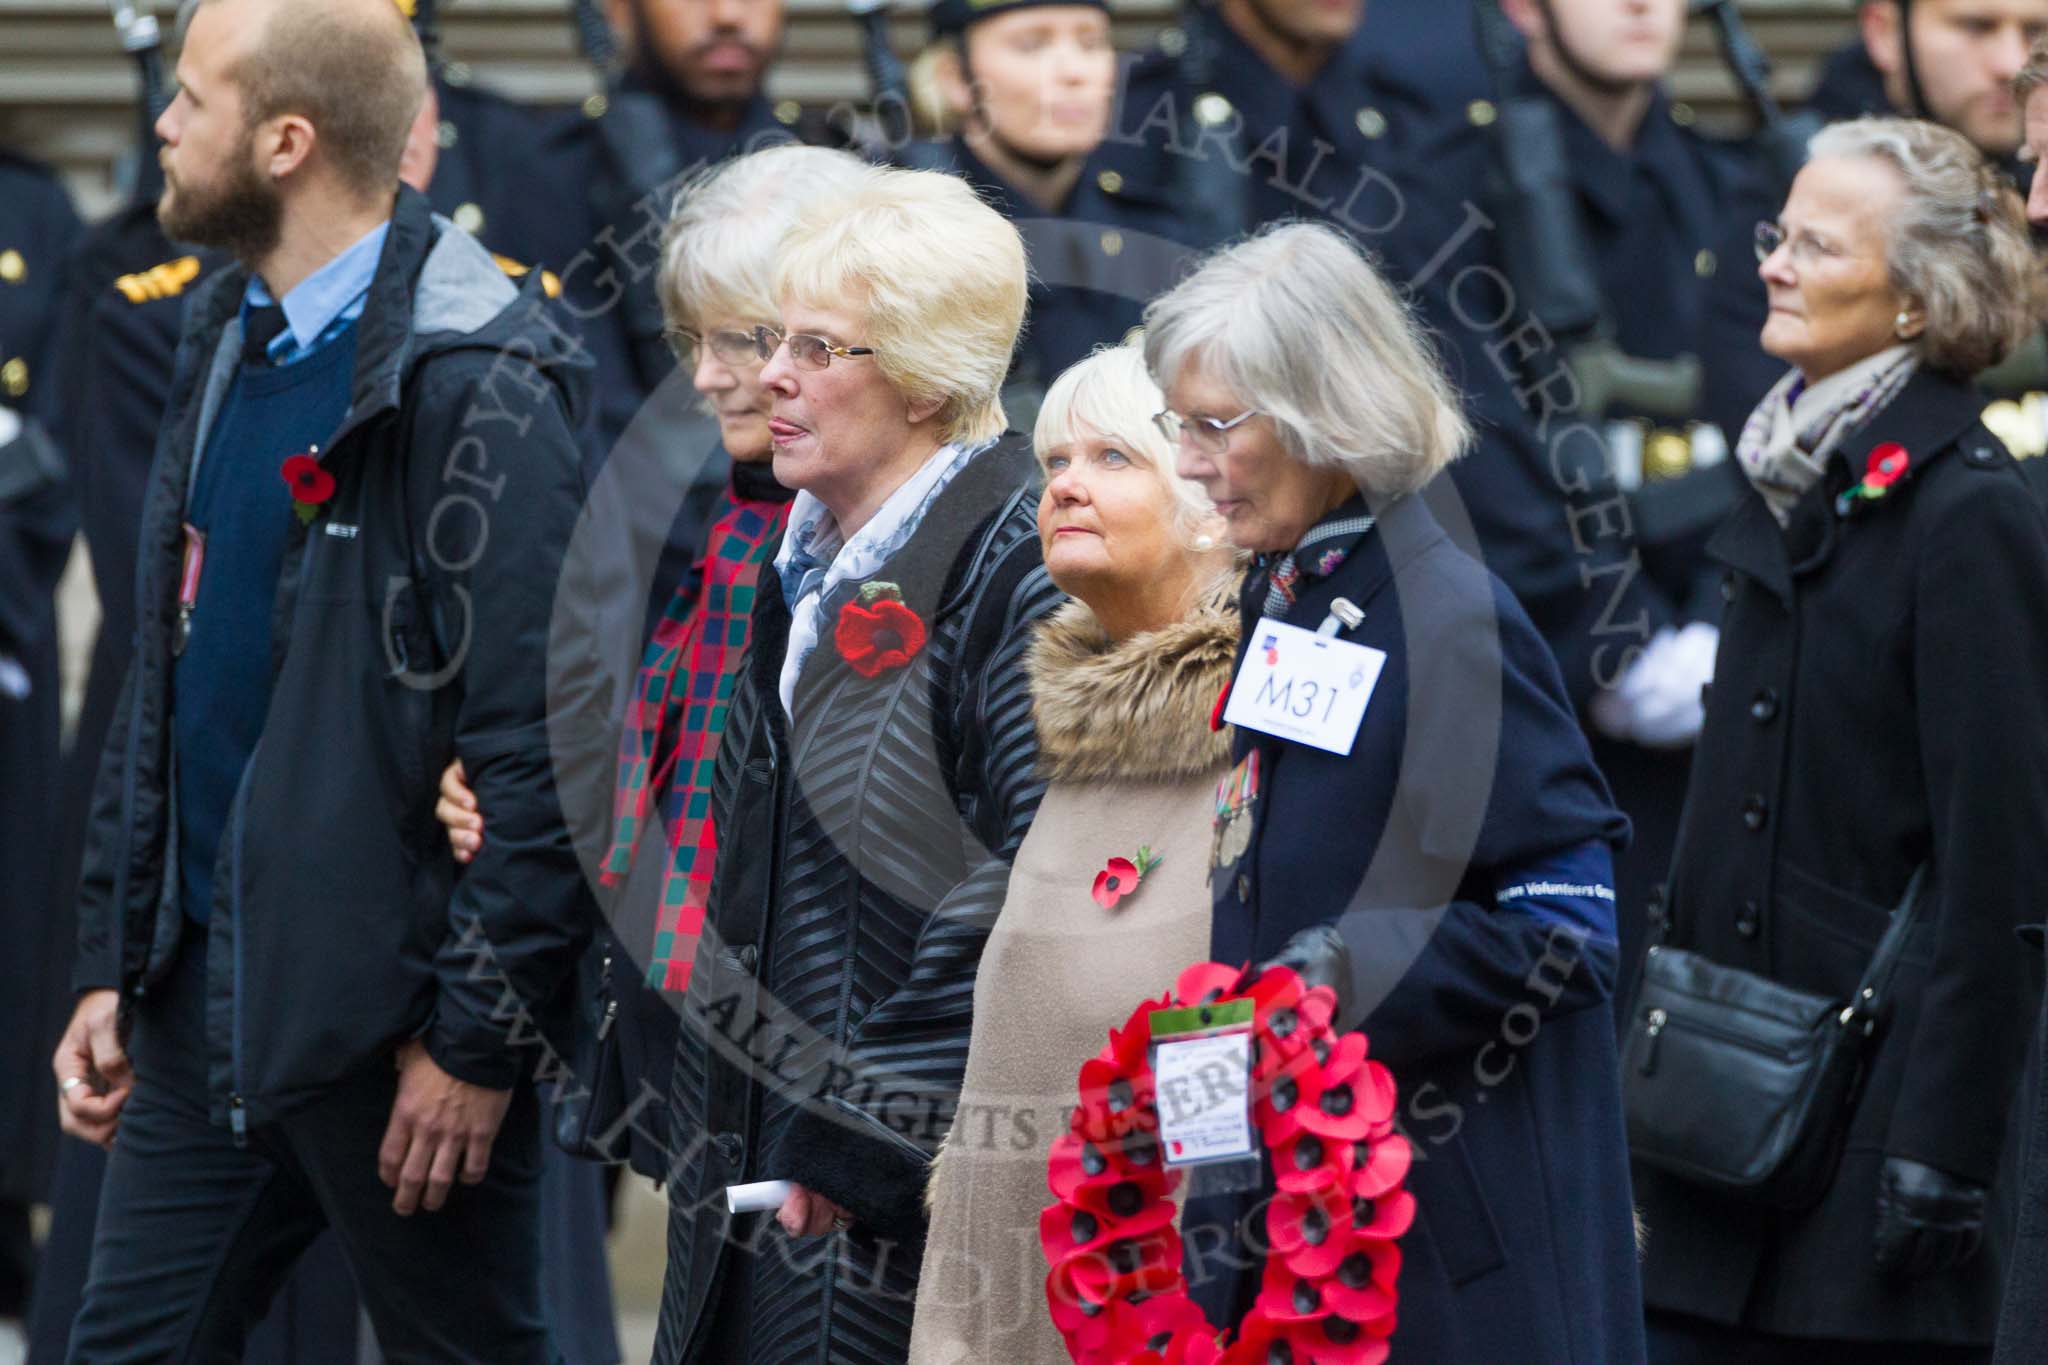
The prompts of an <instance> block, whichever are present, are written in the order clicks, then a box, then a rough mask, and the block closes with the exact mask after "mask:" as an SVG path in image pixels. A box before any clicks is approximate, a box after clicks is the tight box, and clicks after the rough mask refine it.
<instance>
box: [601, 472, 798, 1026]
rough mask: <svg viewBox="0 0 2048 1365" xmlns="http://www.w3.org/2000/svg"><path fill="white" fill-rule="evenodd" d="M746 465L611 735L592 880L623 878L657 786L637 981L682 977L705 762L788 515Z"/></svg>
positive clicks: (681, 980)
mask: <svg viewBox="0 0 2048 1365" xmlns="http://www.w3.org/2000/svg"><path fill="white" fill-rule="evenodd" d="M752 472H753V471H752V470H749V469H747V468H746V467H745V466H739V467H736V469H735V482H734V486H733V489H732V491H731V493H730V494H729V496H728V498H727V499H726V502H725V505H724V507H723V509H722V511H721V513H720V515H719V516H718V518H717V519H716V520H715V521H713V522H712V524H711V530H710V533H709V535H708V536H707V537H706V538H705V544H704V559H703V563H702V570H703V573H702V587H701V589H700V590H699V592H698V593H696V594H695V595H694V596H693V595H692V594H690V593H689V592H687V591H686V589H683V588H679V589H677V591H676V594H675V596H674V597H672V598H670V599H669V604H668V607H667V608H666V609H665V610H664V611H663V612H662V617H661V621H660V622H659V623H658V624H657V625H656V626H655V628H654V636H653V638H652V639H650V640H649V641H648V643H647V650H646V653H644V654H643V655H642V656H641V659H640V675H639V679H638V681H637V683H636V684H635V687H634V692H633V698H632V700H631V701H630V702H629V703H628V704H627V707H626V719H625V733H624V735H623V736H621V738H620V740H619V767H618V783H617V787H616V791H615V796H614V799H613V802H612V844H611V849H610V851H609V852H608V853H607V854H606V855H605V860H604V866H603V869H602V871H601V874H600V880H601V881H602V882H603V883H604V885H606V886H608V887H615V886H620V885H622V884H623V883H624V882H625V880H626V878H627V875H628V874H629V873H630V872H631V871H632V867H633V854H634V851H635V850H636V849H637V848H638V847H639V844H640V837H641V834H642V832H643V830H644V828H645V824H646V820H647V812H648V807H649V806H650V804H652V799H653V798H655V797H657V796H658V797H659V801H660V810H661V819H662V822H663V824H664V826H665V827H666V828H667V831H668V853H669V857H668V866H667V868H666V869H665V870H664V871H663V873H662V879H661V906H660V908H659V910H658V911H657V912H656V916H655V934H654V952H653V955H652V956H651V957H650V958H649V960H648V965H647V984H648V985H650V986H654V987H657V988H659V989H662V990H670V991H678V992H680V991H683V990H687V989H688V988H689V984H690V963H691V959H692V958H694V957H695V956H696V952H697V939H698V936H699V935H700V934H701V933H702V932H703V928H704V907H705V905H706V904H707V903H708V901H709V898H710V890H711V872H712V869H713V868H714V867H715V866H716V865H717V862H718V833H717V830H716V829H715V828H714V826H713V824H712V820H711V771H712V768H713V766H714V765H715V764H716V762H717V759H718V741H719V736H720V735H722V734H723V733H724V731H725V716H726V709H727V707H728V706H729V705H730V704H731V701H732V689H733V682H734V680H735V678H737V676H738V674H739V668H740V659H741V657H742V656H743V655H744V654H745V653H746V650H747V637H748V634H749V632H750V630H751V627H752V622H753V614H754V591H755V587H756V585H757V584H758V583H759V582H760V578H761V566H762V565H764V564H766V563H767V562H768V560H769V558H770V557H771V555H772V553H773V550H774V547H775V544H776V542H777V539H778V537H780V535H781V534H782V529H783V526H784V525H785V524H786V523H787V522H788V520H789V502H788V500H787V494H784V496H783V498H782V499H781V500H769V499H766V498H758V497H754V496H750V494H751V493H753V492H754V491H755V490H754V489H753V488H752V487H751V485H753V484H755V483H759V482H764V481H763V480H759V479H747V480H741V479H740V478H739V477H738V476H739V475H740V474H741V473H752ZM743 489H744V490H746V491H744V492H743V491H742V490H743ZM775 491H776V492H781V491H782V490H780V489H779V488H778V489H776V490H775Z"/></svg>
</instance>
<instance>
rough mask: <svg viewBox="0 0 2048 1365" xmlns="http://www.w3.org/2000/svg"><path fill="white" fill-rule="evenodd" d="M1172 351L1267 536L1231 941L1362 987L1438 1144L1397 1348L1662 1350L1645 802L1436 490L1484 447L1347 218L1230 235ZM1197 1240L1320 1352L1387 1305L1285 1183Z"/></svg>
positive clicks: (1222, 1207)
mask: <svg viewBox="0 0 2048 1365" xmlns="http://www.w3.org/2000/svg"><path fill="white" fill-rule="evenodd" d="M1145 355H1146V360H1147V362H1148V363H1149V365H1150V367H1151V369H1152V373H1153V375H1154V377H1155V378H1156V379H1157V380H1158V381H1159V382H1160V386H1161V388H1162V389H1163V390H1164V392H1165V395H1166V404H1167V413H1166V415H1165V417H1164V421H1165V423H1166V425H1167V427H1168V429H1169V430H1171V431H1172V432H1173V433H1174V435H1175V437H1176V439H1177V441H1178V444H1179V469H1180V472H1181V474H1182V476H1183V477H1185V478H1189V479H1193V480H1195V481H1196V482H1198V483H1200V484H1201V485H1202V486H1203V488H1204V490H1205V491H1206V492H1207V493H1208V495H1209V497H1210V498H1211V500H1212V501H1214V503H1215V504H1216V507H1217V509H1218V510H1219V511H1220V512H1221V513H1222V514H1223V517H1224V521H1225V526H1226V534H1227V535H1228V536H1229V538H1230V540H1231V541H1232V543H1234V544H1235V545H1237V546H1238V547H1239V548H1241V549H1244V550H1248V551H1250V552H1252V553H1253V555H1255V556H1256V560H1255V565H1256V567H1255V571H1254V573H1253V574H1252V576H1251V577H1250V578H1249V579H1248V580H1247V583H1246V587H1245V590H1244V594H1243V596H1242V598H1241V601H1240V610H1241V614H1242V626H1243V639H1242V642H1241V644H1240V646H1239V648H1238V651H1237V665H1236V670H1235V677H1234V680H1233V682H1232V684H1231V690H1230V694H1229V699H1228V701H1227V703H1226V704H1225V707H1224V709H1223V713H1222V714H1223V719H1224V720H1226V721H1228V722H1231V723H1232V724H1233V725H1234V726H1235V729H1234V733H1233V736H1232V743H1231V761H1232V764H1233V767H1232V769H1231V772H1230V774H1229V775H1228V777H1226V778H1225V780H1224V781H1223V782H1222V783H1221V784H1220V785H1219V787H1218V789H1217V799H1216V802H1215V832H1214V837H1213V839H1212V841H1211V854H1210V866H1209V881H1210V889H1211V892H1212V895H1213V897H1214V901H1213V907H1212V914H1213V919H1212V922H1211V930H1210V934H1211V942H1210V956H1211V957H1212V958H1213V959H1215V960H1217V961H1220V962H1252V963H1265V962H1275V961H1277V962H1283V963H1286V964H1287V965H1289V966H1293V967H1295V968H1296V969H1297V970H1300V971H1302V972H1303V973H1304V974H1305V975H1307V976H1308V977H1309V979H1311V980H1314V981H1323V982H1327V983H1329V984H1331V985H1332V986H1334V987H1335V988H1336V990H1337V993H1338V999H1339V1016H1338V1022H1339V1023H1340V1025H1341V1026H1342V1027H1344V1028H1347V1029H1348V1028H1362V1029H1363V1030H1364V1031H1365V1033H1366V1035H1367V1037H1368V1039H1369V1040H1370V1043H1371V1048H1372V1055H1373V1056H1375V1057H1377V1058H1378V1059H1380V1060H1381V1061H1382V1062H1384V1063H1386V1064H1387V1066H1388V1067H1390V1068H1391V1069H1392V1071H1393V1075H1394V1078H1395V1081H1396V1083H1397V1084H1398V1086H1399V1101H1398V1109H1397V1113H1398V1116H1399V1121H1400V1127H1401V1131H1402V1132H1404V1133H1405V1134H1406V1135H1407V1137H1408V1138H1409V1141H1410V1143H1411V1145H1412V1146H1413V1148H1414V1155H1415V1160H1414V1164H1413V1167H1412V1169H1411V1170H1410V1172H1409V1175H1408V1188H1409V1190H1410V1191H1411V1192H1412V1193H1413V1194H1414V1196H1415V1199H1416V1201H1417V1207H1418V1212H1417V1214H1416V1220H1415V1223H1414V1225H1413V1227H1412V1228H1410V1229H1408V1230H1407V1232H1406V1235H1405V1237H1403V1238H1402V1240H1401V1242H1400V1247H1399V1258H1398V1262H1397V1264H1398V1275H1394V1274H1393V1273H1392V1270H1391V1269H1390V1268H1389V1267H1388V1266H1385V1265H1383V1266H1382V1267H1381V1269H1380V1270H1379V1271H1377V1272H1374V1273H1373V1275H1368V1273H1367V1272H1368V1271H1371V1270H1372V1267H1369V1266H1366V1265H1364V1264H1363V1263H1362V1258H1361V1264H1360V1266H1359V1268H1358V1270H1359V1273H1358V1275H1357V1278H1356V1280H1355V1281H1354V1282H1352V1283H1353V1287H1354V1288H1362V1286H1363V1284H1364V1282H1365V1281H1366V1280H1367V1279H1368V1278H1372V1279H1373V1282H1374V1283H1381V1282H1382V1280H1386V1279H1390V1280H1391V1284H1392V1287H1393V1289H1394V1291H1395V1292H1396V1293H1397V1294H1398V1296H1399V1298H1398V1306H1397V1307H1396V1309H1395V1317H1396V1319H1397V1322H1396V1325H1394V1326H1393V1329H1392V1330H1393V1335H1392V1356H1391V1358H1392V1359H1394V1360H1396V1361H1403V1360H1413V1361H1429V1362H1442V1363H1443V1365H1466V1363H1467V1362H1472V1363H1474V1365H1476V1363H1477V1362H1495V1361H1514V1362H1516V1365H1585V1363H1586V1362H1591V1361H1599V1362H1603V1365H1608V1363H1610V1362H1611V1363H1612V1365H1623V1363H1624V1362H1632V1361H1639V1360H1641V1358H1642V1354H1643V1338H1642V1306H1641V1298H1640V1288H1639V1281H1638V1279H1637V1275H1636V1248H1635V1239H1634V1230H1633V1224H1632V1220H1631V1217H1630V1204H1629V1189H1628V1165H1627V1156H1626V1153H1625V1151H1624V1149H1623V1140H1622V1122H1621V1098H1620V1089H1619V1085H1618V1083H1617V1063H1616V1056H1615V1043H1614V1027H1613V1015H1612V1013H1611V1012H1610V1010H1609V1008H1608V1002H1609V1000H1610V997H1611V992H1612V990H1613V987H1614V980H1615V973H1616V966H1617V962H1616V954H1617V949H1616V925H1615V908H1614V892H1613V873H1612V864H1613V851H1614V849H1615V848H1616V847H1617V846H1618V845H1619V844H1620V843H1621V841H1622V840H1623V838H1625V836H1626V831H1627V822H1626V821H1625V820H1624V819H1623V818H1622V816H1621V815H1620V813H1619V812H1617V811H1616V810H1615V808H1614V806H1613V803H1612V802H1611V801H1610V800H1609V798H1608V793H1607V787H1606V784H1605V783H1604V782H1603V781H1602V780H1601V777H1600V774H1599V772H1598V770H1597V769H1596V768H1595V767H1594V765H1593V761H1592V758H1591V756H1590V754H1589V753H1588V751H1587V747H1586V740H1585V737H1584V735H1583V733H1582V732H1581V731H1580V729H1579V726H1578V723H1577V721H1576V719H1575V718H1574V716H1573V714H1572V708H1571V704H1570V702H1569V700H1568V699H1567V695H1566V692H1565V687H1564V681H1563V679H1562V677H1561V676H1560V674H1559V672H1558V668H1557V664H1556V662H1555V660H1554V659H1553V658H1552V657H1551V655H1550V652H1549V650H1548V649H1547V648H1546V647H1545V646H1544V644H1543V641H1542V639H1541V638H1540V637H1539V636H1538V635H1537V634H1536V631H1535V628H1534V627H1533V626H1532V625H1531V624H1530V623H1529V619H1528V617H1527V616H1526V615H1525V614H1524V613H1523V612H1522V610H1521V608H1520V607H1519V606H1517V605H1516V603H1515V600H1514V598H1513V597H1512V596H1511V595H1510V594H1509V592H1508V591H1507V589H1506V588H1505V587H1504V586H1503V585H1502V584H1501V582H1500V581H1499V580H1498V579H1497V578H1495V577H1493V575H1491V574H1490V573H1488V572H1487V570H1486V569H1485V568H1484V567H1483V566H1482V565H1481V564H1480V563H1479V562H1478V561H1477V560H1475V559H1474V558H1472V557H1471V556H1470V555H1469V554H1468V553H1467V552H1466V551H1465V550H1463V549H1461V548H1460V547H1459V546H1457V545H1456V544H1454V543H1453V542H1452V540H1451V539H1450V537H1449V536H1448V535H1447V534H1446V532H1445V529H1444V528H1443V526H1441V525H1440V524H1439V523H1438V521H1437V520H1436V517H1435V515H1434V514H1433V513H1432V512H1431V510H1430V508H1429V506H1427V505H1426V504H1425V502H1424V496H1423V489H1424V488H1425V487H1426V486H1428V485H1430V484H1431V482H1432V481H1433V480H1436V478H1437V476H1438V475H1439V474H1440V473H1441V472H1442V471H1443V470H1444V469H1445V468H1446V467H1447V466H1448V465H1449V464H1450V463H1451V462H1452V461H1453V460H1455V459H1456V458H1458V456H1459V455H1460V454H1461V453H1462V452H1463V451H1464V449H1465V447H1466V445H1467V443H1468V441H1469V439H1470V429H1469V427H1468V426H1467V424H1466V421H1465V418H1464V416H1463V415H1462V414H1461V413H1460V411H1459V409H1458V404H1457V399H1456V396H1455V390H1454V389H1453V388H1452V387H1451V385H1450V383H1449V381H1448V380H1447V378H1446V377H1445V375H1444V374H1443V372H1442V370H1441V369H1440V368H1439V366H1438V363H1437V360H1436V357H1435V356H1434V355H1433V354H1432V353H1431V350H1430V347H1429V343H1428V341H1427V340H1426V338H1425V334H1424V333H1423V332H1422V330H1421V328H1420V327H1419V325H1418V324H1417V322H1416V320H1415V318H1414V317H1413V315H1412V314H1411V313H1410V312H1409V311H1408V309H1407V308H1406V307H1405V306H1404V305H1403V303H1402V302H1401V301H1400V299H1399V297H1398V296H1397V295H1396V294H1395V293H1394V291H1393V290H1392V289H1391V288H1390V287H1389V286H1388V285H1387V283H1386V281H1385V280H1384V279H1382V278H1381V277H1380V275H1379V274H1378V273H1377V272H1376V271H1375V270H1374V269H1373V267H1372V266H1371V265H1370V264H1369V263H1368V262H1367V261H1366V259H1365V258H1364V257H1363V256H1362V255H1361V254H1360V252H1359V250H1358V248H1357V247H1356V246H1355V245H1354V244H1353V243H1352V242H1351V241H1350V239H1349V238H1346V237H1343V236H1341V235H1339V234H1338V233H1336V232H1334V231H1332V230H1330V229H1328V228H1325V227H1321V226H1307V225H1292V226H1282V227H1278V228H1274V229H1269V230H1267V231H1266V232H1263V233H1261V234H1260V235H1258V236H1256V237H1253V238H1252V239H1251V240H1249V241H1247V242H1244V243H1241V244H1239V245H1235V246H1231V247H1228V248H1226V249H1224V250H1223V251H1221V252H1219V253H1218V254H1217V255H1215V256H1213V257H1212V258H1211V259H1210V260H1209V261H1208V262H1207V263H1206V264H1205V265H1204V266H1203V267H1202V268H1201V269H1200V270H1199V271H1198V272H1196V273H1195V274H1194V275H1193V276H1191V277H1190V278H1189V279H1187V280H1186V281H1184V282H1183V283H1182V284H1180V285H1179V286H1178V287H1176V288H1175V289H1174V290H1173V291H1172V292H1171V293H1168V294H1166V295H1165V296H1163V297H1162V298H1160V299H1159V300H1157V301H1156V302H1154V303H1153V305H1152V306H1151V308H1150V309H1149V310H1147V313H1146V334H1145ZM1439 482H1440V483H1441V482H1447V481H1439ZM1326 1112H1337V1111H1326ZM1318 1153H1319V1154H1318V1155H1315V1156H1312V1157H1311V1158H1310V1159H1311V1160H1315V1161H1320V1160H1322V1159H1323V1157H1324V1156H1326V1155H1327V1153H1326V1152H1323V1151H1322V1150H1321V1149H1318ZM1270 1188H1271V1186H1270V1185H1269V1186H1268V1189H1269V1190H1270ZM1351 1216H1352V1217H1353V1218H1354V1219H1363V1220H1367V1223H1368V1225H1370V1223H1371V1220H1373V1219H1375V1218H1376V1217H1377V1216H1378V1215H1377V1213H1376V1212H1375V1209H1374V1206H1373V1205H1372V1203H1371V1201H1365V1200H1361V1201H1359V1203H1358V1205H1357V1206H1354V1207H1353V1208H1352V1210H1351ZM1183 1242H1184V1244H1185V1246H1186V1248H1187V1253H1188V1268H1187V1273H1188V1278H1189V1280H1190V1282H1191V1283H1192V1284H1194V1285H1195V1286H1196V1289H1195V1293H1196V1296H1197V1298H1198V1299H1199V1300H1201V1301H1202V1302H1203V1304H1204V1307H1205V1308H1206V1309H1207V1310H1208V1312H1209V1315H1210V1318H1211V1320H1212V1321H1214V1322H1217V1323H1219V1324H1220V1323H1228V1322H1231V1321H1234V1320H1236V1319H1237V1318H1239V1317H1241V1316H1242V1315H1243V1314H1244V1312H1245V1311H1246V1310H1247V1308H1248V1307H1249V1306H1250V1304H1251V1302H1252V1300H1253V1298H1254V1296H1256V1295H1259V1294H1260V1291H1261V1288H1262V1285H1263V1286H1264V1287H1265V1288H1266V1292H1267V1301H1269V1302H1279V1303H1283V1304H1292V1305H1294V1306H1295V1309H1296V1311H1297V1312H1300V1313H1301V1314H1303V1316H1304V1318H1306V1319H1307V1321H1306V1322H1304V1324H1303V1325H1302V1326H1301V1327H1300V1328H1299V1329H1297V1331H1298V1334H1297V1336H1296V1338H1295V1340H1294V1342H1293V1343H1292V1348H1291V1349H1293V1351H1294V1355H1293V1357H1292V1358H1293V1359H1296V1360H1302V1359H1307V1358H1310V1356H1311V1355H1317V1354H1318V1353H1319V1351H1320V1350H1325V1349H1327V1350H1334V1349H1335V1348H1336V1346H1337V1345H1339V1344H1341V1343H1344V1342H1346V1341H1356V1340H1357V1339H1358V1338H1359V1337H1360V1336H1361V1334H1371V1335H1378V1334H1381V1333H1384V1332H1385V1331H1386V1330H1387V1327H1388V1324H1387V1323H1386V1322H1385V1321H1377V1320H1376V1321H1353V1320H1350V1319H1346V1318H1344V1317H1343V1315H1342V1314H1340V1313H1337V1312H1335V1311H1332V1310H1330V1309H1329V1308H1328V1306H1327V1305H1326V1304H1324V1303H1323V1302H1322V1301H1321V1300H1320V1299H1319V1298H1318V1297H1317V1295H1316V1294H1315V1292H1314V1290H1313V1286H1309V1287H1308V1288H1307V1289H1306V1291H1305V1290H1304V1287H1303V1286H1301V1285H1297V1284H1293V1283H1290V1282H1288V1280H1287V1277H1286V1273H1285V1271H1284V1270H1280V1271H1279V1274H1280V1276H1281V1278H1280V1279H1279V1280H1278V1281H1275V1280H1274V1279H1273V1278H1272V1276H1273V1274H1274V1273H1275V1270H1276V1269H1277V1268H1268V1269H1267V1270H1266V1272H1265V1275H1264V1276H1263V1277H1262V1275H1261V1260H1262V1258H1263V1255H1264V1252H1265V1249H1266V1247H1267V1246H1268V1244H1269V1237H1268V1233H1267V1226H1266V1209H1265V1204H1264V1201H1263V1200H1261V1199H1257V1198H1254V1197H1251V1196H1243V1195H1224V1196H1211V1197H1207V1198H1191V1199H1190V1200H1189V1203H1188V1208H1187V1213H1186V1226H1185V1228H1184V1231H1183Z"/></svg>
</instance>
